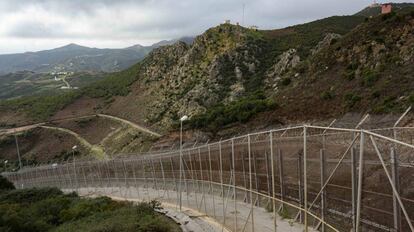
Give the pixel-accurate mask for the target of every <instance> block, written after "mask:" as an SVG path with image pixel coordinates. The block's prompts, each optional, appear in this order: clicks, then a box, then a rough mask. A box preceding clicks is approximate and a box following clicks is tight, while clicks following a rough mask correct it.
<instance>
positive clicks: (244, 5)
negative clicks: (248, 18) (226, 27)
mask: <svg viewBox="0 0 414 232" xmlns="http://www.w3.org/2000/svg"><path fill="white" fill-rule="evenodd" d="M245 7H246V4H244V3H243V17H242V24H241V25H242V26H244V8H245Z"/></svg>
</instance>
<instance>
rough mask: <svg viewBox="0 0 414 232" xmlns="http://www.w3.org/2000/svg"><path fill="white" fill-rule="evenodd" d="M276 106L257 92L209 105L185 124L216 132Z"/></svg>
mask: <svg viewBox="0 0 414 232" xmlns="http://www.w3.org/2000/svg"><path fill="white" fill-rule="evenodd" d="M276 106H277V104H276V103H275V102H274V101H272V100H270V99H267V98H266V96H265V95H264V94H263V93H262V92H259V93H256V94H254V95H251V96H249V97H244V98H241V99H239V100H237V101H233V102H230V103H229V104H227V105H224V104H222V103H220V104H218V105H216V106H213V107H210V108H208V109H207V111H206V112H205V113H203V114H199V115H197V116H195V117H193V118H191V119H190V121H189V122H188V123H187V125H188V126H190V127H191V128H198V129H204V130H209V131H212V132H217V131H218V130H220V129H222V128H223V127H224V126H226V125H230V124H232V123H245V122H247V121H248V120H249V119H250V118H251V117H253V116H254V115H256V114H257V113H260V112H264V111H269V110H274V109H275V108H276Z"/></svg>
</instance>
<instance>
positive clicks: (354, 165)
mask: <svg viewBox="0 0 414 232" xmlns="http://www.w3.org/2000/svg"><path fill="white" fill-rule="evenodd" d="M353 139H355V133H353ZM356 153H357V152H356V149H355V147H354V146H352V148H351V184H352V188H351V191H352V214H351V216H352V231H353V232H356V227H357V222H356V221H357V220H356V212H357V190H358V186H357V184H358V179H357V157H356Z"/></svg>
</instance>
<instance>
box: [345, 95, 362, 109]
mask: <svg viewBox="0 0 414 232" xmlns="http://www.w3.org/2000/svg"><path fill="white" fill-rule="evenodd" d="M361 99H362V98H361V97H360V96H359V95H356V94H354V93H347V94H346V95H345V103H346V105H347V107H349V108H352V107H354V105H355V104H356V103H358V102H359V101H361Z"/></svg>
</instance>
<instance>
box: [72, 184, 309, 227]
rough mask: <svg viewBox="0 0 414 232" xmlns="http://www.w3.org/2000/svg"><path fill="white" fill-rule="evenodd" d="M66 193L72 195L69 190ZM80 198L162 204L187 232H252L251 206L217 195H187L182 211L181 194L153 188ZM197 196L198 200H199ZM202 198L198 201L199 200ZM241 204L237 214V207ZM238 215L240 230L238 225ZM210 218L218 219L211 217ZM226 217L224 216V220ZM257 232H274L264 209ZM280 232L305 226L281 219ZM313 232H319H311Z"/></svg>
mask: <svg viewBox="0 0 414 232" xmlns="http://www.w3.org/2000/svg"><path fill="white" fill-rule="evenodd" d="M64 191H65V192H70V191H72V190H71V189H65V190H64ZM77 192H78V194H79V195H81V196H86V197H96V196H108V197H111V198H113V199H115V200H126V201H136V202H139V201H150V200H158V201H160V202H161V203H162V206H163V208H164V209H165V210H166V215H167V216H169V217H171V218H173V219H174V220H175V221H177V222H178V223H180V224H181V225H182V228H183V231H194V232H198V231H213V232H215V231H217V232H219V231H221V232H223V231H229V232H230V231H245V232H251V231H252V229H251V219H249V215H250V213H251V212H250V209H251V205H250V204H247V203H244V202H239V201H236V202H234V200H231V199H227V202H225V203H224V204H223V201H222V198H221V197H220V196H217V195H210V194H204V196H202V195H201V194H195V193H190V194H187V193H183V207H182V211H181V212H180V211H179V207H178V205H177V195H178V193H177V192H176V191H173V190H156V189H153V188H135V187H133V188H132V187H130V188H127V187H93V188H92V187H91V188H85V187H83V188H79V189H78V190H77ZM196 195H197V196H196ZM196 198H198V199H196ZM235 203H236V204H237V212H235V211H234V204H235ZM235 214H237V220H238V224H237V230H235V228H236V224H235V223H236V222H235V218H236V217H235ZM207 215H211V216H213V215H215V216H213V217H209V216H207ZM223 215H224V216H223ZM254 221H255V226H254V229H255V231H260V232H266V231H273V215H272V213H269V212H267V211H266V210H265V209H263V208H259V207H254ZM277 230H278V231H283V232H302V231H303V230H304V226H303V225H301V224H299V223H296V222H293V221H292V220H290V219H286V220H284V219H282V218H280V217H278V218H277ZM309 231H310V232H315V231H316V230H313V229H312V228H309Z"/></svg>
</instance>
